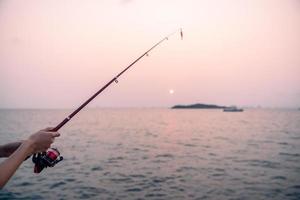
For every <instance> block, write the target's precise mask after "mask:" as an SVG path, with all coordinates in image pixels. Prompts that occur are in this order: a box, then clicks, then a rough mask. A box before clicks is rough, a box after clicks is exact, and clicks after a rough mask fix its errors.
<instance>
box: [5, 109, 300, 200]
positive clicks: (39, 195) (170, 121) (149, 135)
mask: <svg viewBox="0 0 300 200" xmlns="http://www.w3.org/2000/svg"><path fill="white" fill-rule="evenodd" d="M70 112H71V110H0V143H1V144H4V143H8V142H12V141H15V140H18V139H23V138H26V137H28V136H29V135H30V134H31V133H33V132H35V131H36V130H39V129H42V128H44V127H48V126H55V125H56V124H57V123H58V122H60V121H61V120H62V119H63V118H64V117H65V116H66V115H67V114H69V113H70ZM60 132H61V137H60V138H57V140H56V142H55V145H54V146H55V147H57V148H58V149H59V150H60V152H61V153H62V155H63V156H64V160H63V161H62V162H60V163H58V164H57V165H56V166H55V167H54V168H48V169H46V170H44V171H43V172H42V173H41V174H38V175H37V174H34V173H33V164H32V162H31V160H27V161H25V162H24V163H23V165H22V166H21V168H20V169H19V170H18V171H17V173H16V174H15V175H14V176H13V178H12V179H11V180H10V181H9V183H8V184H7V185H6V186H5V188H4V189H3V190H1V191H0V199H213V200H218V199H222V200H223V199H225V200H226V199H232V200H233V199H243V200H247V199H255V200H259V199H272V200H273V199H274V200H277V199H278V200H279V199H280V200H282V199H288V200H289V199H295V200H296V199H300V111H297V110H272V109H269V110H267V109H248V110H246V111H245V112H241V113H224V112H222V111H221V110H171V109H87V110H84V111H83V112H82V113H80V114H79V115H78V116H76V117H75V118H74V119H72V120H71V121H70V122H69V123H68V124H67V125H66V126H65V127H63V128H62V129H61V131H60ZM0 161H3V159H1V160H0Z"/></svg>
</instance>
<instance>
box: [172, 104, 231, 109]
mask: <svg viewBox="0 0 300 200" xmlns="http://www.w3.org/2000/svg"><path fill="white" fill-rule="evenodd" d="M224 108H226V106H218V105H212V104H202V103H196V104H191V105H175V106H173V107H172V109H224Z"/></svg>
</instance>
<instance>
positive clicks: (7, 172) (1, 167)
mask: <svg viewBox="0 0 300 200" xmlns="http://www.w3.org/2000/svg"><path fill="white" fill-rule="evenodd" d="M31 148H32V147H31V145H30V143H29V141H25V142H23V143H22V144H21V145H20V147H19V148H18V149H17V150H16V151H15V152H14V153H13V154H11V155H10V156H9V158H7V159H6V160H5V161H3V162H2V163H1V164H0V188H2V187H4V185H5V184H6V182H7V181H8V180H9V179H10V177H11V176H12V175H13V174H14V173H15V171H16V170H17V169H18V167H19V166H20V165H21V164H22V162H23V161H24V160H25V159H26V157H27V156H29V155H31V153H32V149H31Z"/></svg>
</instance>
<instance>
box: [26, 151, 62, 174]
mask: <svg viewBox="0 0 300 200" xmlns="http://www.w3.org/2000/svg"><path fill="white" fill-rule="evenodd" d="M62 160H63V157H62V156H61V155H60V153H59V151H58V150H57V149H56V148H49V149H48V150H47V151H46V152H43V153H37V154H34V155H33V156H32V162H33V163H34V164H35V165H34V173H40V172H41V171H42V170H43V169H44V168H47V167H54V166H55V165H56V164H57V163H58V162H60V161H62Z"/></svg>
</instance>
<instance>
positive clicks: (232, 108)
mask: <svg viewBox="0 0 300 200" xmlns="http://www.w3.org/2000/svg"><path fill="white" fill-rule="evenodd" d="M223 111H224V112H243V111H244V110H243V109H242V108H237V107H236V106H230V107H226V108H224V109H223Z"/></svg>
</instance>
